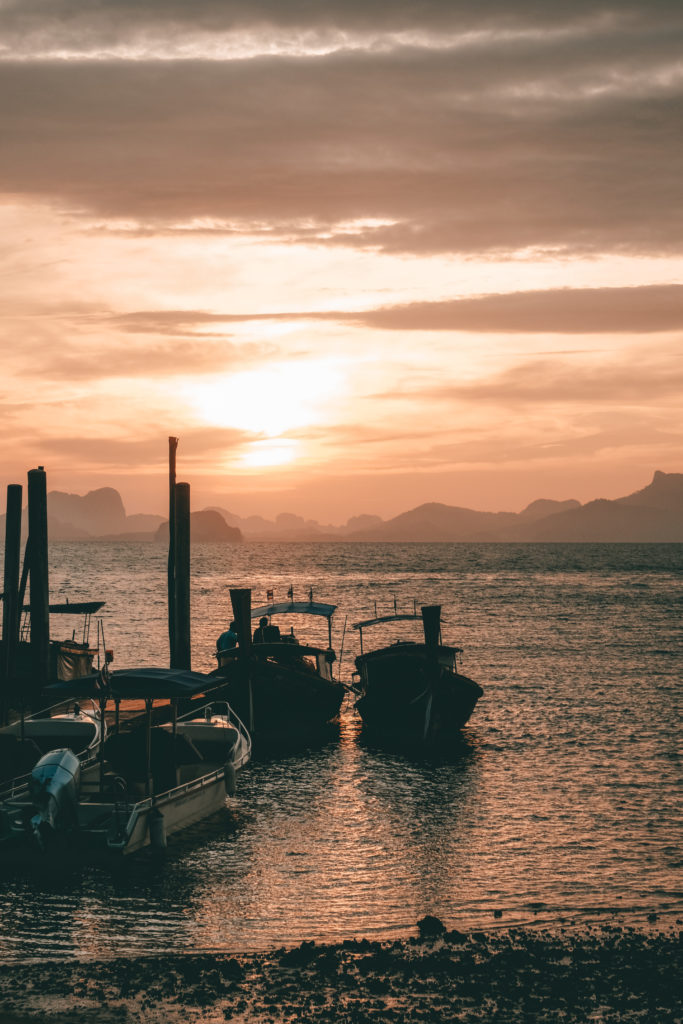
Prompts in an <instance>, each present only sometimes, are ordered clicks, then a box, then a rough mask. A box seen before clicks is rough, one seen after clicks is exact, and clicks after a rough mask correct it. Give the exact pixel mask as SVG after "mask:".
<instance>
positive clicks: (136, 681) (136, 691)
mask: <svg viewBox="0 0 683 1024" xmlns="http://www.w3.org/2000/svg"><path fill="white" fill-rule="evenodd" d="M211 686H215V681H214V680H212V679H210V678H209V677H208V676H205V675H203V674H202V673H201V672H190V671H185V670H183V669H171V668H125V669H116V670H115V671H113V672H107V673H106V674H105V673H103V672H93V673H92V674H91V675H88V676H81V678H80V679H72V680H70V681H69V682H65V683H51V684H50V685H49V686H46V687H45V689H46V690H49V691H50V693H54V694H55V695H57V694H61V695H63V696H64V698H69V697H75V698H76V697H82V698H85V697H90V698H91V699H93V700H102V699H105V698H106V699H108V700H157V699H164V698H165V699H168V700H171V699H173V698H185V699H187V698H189V697H194V696H195V695H196V694H198V693H201V692H202V691H203V690H206V689H207V688H209V687H211Z"/></svg>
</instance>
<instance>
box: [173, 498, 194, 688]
mask: <svg viewBox="0 0 683 1024" xmlns="http://www.w3.org/2000/svg"><path fill="white" fill-rule="evenodd" d="M191 667H192V650H191V642H190V485H189V484H180V483H179V484H176V485H175V652H174V657H173V660H172V661H171V668H186V669H189V668H191Z"/></svg>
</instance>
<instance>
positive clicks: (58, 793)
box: [29, 749, 81, 850]
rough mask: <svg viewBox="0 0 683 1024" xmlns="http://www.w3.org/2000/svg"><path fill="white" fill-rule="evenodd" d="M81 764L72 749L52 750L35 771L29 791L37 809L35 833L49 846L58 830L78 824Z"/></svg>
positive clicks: (41, 845) (33, 822)
mask: <svg viewBox="0 0 683 1024" xmlns="http://www.w3.org/2000/svg"><path fill="white" fill-rule="evenodd" d="M80 774H81V765H80V761H79V760H78V758H77V757H76V755H75V754H74V753H73V751H71V750H67V749H63V750H51V751H50V753H49V754H45V755H44V756H43V757H41V759H40V761H38V763H37V764H36V766H35V768H34V769H33V771H32V772H31V779H30V781H29V794H30V797H31V802H32V804H33V806H34V808H35V810H36V813H35V814H34V815H33V817H32V818H31V827H32V829H33V834H34V836H35V838H36V841H37V842H38V845H39V846H40V847H41V849H43V850H44V849H45V848H46V847H47V845H48V843H49V842H50V839H51V838H52V837H53V836H54V834H55V833H57V832H61V831H64V830H65V829H68V828H70V827H73V826H75V825H76V823H77V820H78V813H77V807H78V787H79V782H80Z"/></svg>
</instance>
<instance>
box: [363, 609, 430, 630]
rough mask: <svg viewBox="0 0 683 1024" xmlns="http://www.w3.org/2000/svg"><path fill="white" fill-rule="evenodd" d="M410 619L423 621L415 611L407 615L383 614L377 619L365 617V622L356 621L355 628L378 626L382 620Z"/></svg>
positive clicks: (397, 620)
mask: <svg viewBox="0 0 683 1024" xmlns="http://www.w3.org/2000/svg"><path fill="white" fill-rule="evenodd" d="M405 620H410V621H411V622H422V616H421V615H415V614H414V613H413V612H410V613H409V614H405V615H381V616H380V617H379V618H377V619H365V621H364V622H354V624H353V628H354V629H365V627H366V626H378V625H379V624H380V623H382V622H401V621H405Z"/></svg>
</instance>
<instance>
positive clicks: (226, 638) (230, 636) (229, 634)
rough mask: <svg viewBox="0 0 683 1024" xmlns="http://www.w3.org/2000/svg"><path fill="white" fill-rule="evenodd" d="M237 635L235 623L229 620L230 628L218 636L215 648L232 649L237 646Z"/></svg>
mask: <svg viewBox="0 0 683 1024" xmlns="http://www.w3.org/2000/svg"><path fill="white" fill-rule="evenodd" d="M238 639H239V637H238V635H237V623H236V622H231V623H230V628H229V629H226V630H225V632H224V633H221V635H220V636H219V637H218V640H217V641H216V650H218V651H232V650H234V648H235V647H237V641H238Z"/></svg>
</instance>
